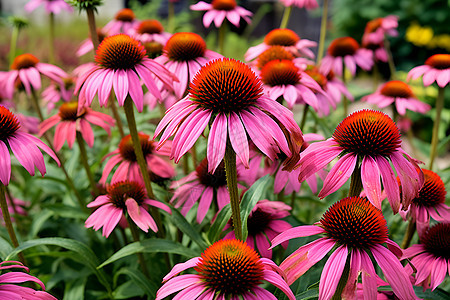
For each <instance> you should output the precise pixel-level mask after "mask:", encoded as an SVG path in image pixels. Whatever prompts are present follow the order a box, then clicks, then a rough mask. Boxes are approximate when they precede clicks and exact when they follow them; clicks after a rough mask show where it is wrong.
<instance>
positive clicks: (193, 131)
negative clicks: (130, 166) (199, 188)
mask: <svg viewBox="0 0 450 300" xmlns="http://www.w3.org/2000/svg"><path fill="white" fill-rule="evenodd" d="M189 91H190V93H189V95H188V96H186V97H185V98H184V99H182V100H181V101H179V102H178V103H177V104H175V105H174V106H172V107H171V108H170V109H169V110H168V111H167V112H166V115H165V116H164V118H163V119H162V120H161V122H160V123H159V124H158V126H157V128H156V132H155V136H159V134H161V133H162V136H161V144H163V143H164V142H165V141H166V140H167V139H168V138H169V137H170V136H171V135H175V137H174V140H173V146H172V153H171V158H175V161H176V162H178V161H179V160H180V158H181V156H182V155H183V154H184V153H186V152H187V151H188V150H189V149H190V148H191V147H192V145H193V144H194V143H195V141H196V140H197V139H198V137H199V136H200V135H201V134H202V132H203V131H204V129H205V128H206V126H207V125H208V124H209V123H210V121H211V122H212V123H211V128H210V133H209V138H208V149H207V159H208V172H214V171H215V169H216V168H217V166H218V165H219V164H220V162H221V161H222V159H223V157H224V155H225V147H226V144H227V143H226V141H227V140H228V139H229V141H230V144H231V146H232V147H233V150H234V151H235V153H236V155H237V157H238V158H239V160H240V161H241V162H242V163H243V164H244V166H245V167H248V161H249V147H248V140H247V134H248V137H250V139H251V140H252V141H253V142H254V143H255V145H256V146H257V147H258V148H259V149H260V150H261V151H262V152H263V153H264V154H266V155H267V156H268V157H269V158H271V159H272V160H273V159H275V158H276V155H277V153H280V151H282V152H284V153H285V154H286V155H287V156H288V157H290V158H292V159H288V160H287V161H286V166H288V165H289V164H292V163H293V161H296V160H298V153H299V151H297V150H299V149H300V146H301V143H302V142H303V139H302V134H301V131H300V129H299V128H298V125H297V124H296V123H295V121H294V119H293V116H292V112H290V111H289V110H288V109H286V108H285V107H283V106H282V105H281V104H279V103H277V102H276V101H274V100H271V99H269V98H267V97H265V96H263V89H262V83H261V81H260V79H259V78H258V77H257V76H256V75H255V73H253V72H252V71H251V69H250V68H249V67H248V66H246V65H245V64H244V63H242V62H239V61H237V60H234V59H217V60H214V61H212V62H210V63H208V64H207V65H206V66H204V67H203V68H202V69H201V70H200V71H199V72H198V73H197V74H196V75H195V77H194V79H193V81H192V83H191V85H190V88H189ZM163 131H164V132H163ZM292 167H293V165H292Z"/></svg>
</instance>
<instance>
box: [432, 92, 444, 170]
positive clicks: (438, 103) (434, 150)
mask: <svg viewBox="0 0 450 300" xmlns="http://www.w3.org/2000/svg"><path fill="white" fill-rule="evenodd" d="M443 108H444V88H441V87H439V90H438V96H437V99H436V118H435V119H434V124H433V134H432V136H431V150H430V165H429V167H428V168H429V169H430V170H433V163H434V159H435V158H436V153H437V145H438V143H439V125H440V124H441V113H442V110H443Z"/></svg>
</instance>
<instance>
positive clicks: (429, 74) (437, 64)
mask: <svg viewBox="0 0 450 300" xmlns="http://www.w3.org/2000/svg"><path fill="white" fill-rule="evenodd" d="M422 75H423V78H422V80H423V85H424V86H429V85H430V84H432V83H433V82H435V81H436V83H437V84H438V86H439V87H441V88H444V87H446V86H447V84H448V83H449V82H450V54H435V55H432V56H430V57H429V58H428V59H427V60H426V61H425V64H424V65H423V66H418V67H415V68H413V69H412V70H411V71H409V73H408V77H407V78H406V80H410V79H417V78H419V77H420V76H422Z"/></svg>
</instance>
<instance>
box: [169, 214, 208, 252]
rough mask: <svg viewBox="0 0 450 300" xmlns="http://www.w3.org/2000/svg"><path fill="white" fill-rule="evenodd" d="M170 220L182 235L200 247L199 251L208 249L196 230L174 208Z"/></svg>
mask: <svg viewBox="0 0 450 300" xmlns="http://www.w3.org/2000/svg"><path fill="white" fill-rule="evenodd" d="M171 220H172V222H173V224H174V225H175V226H176V227H177V228H178V229H180V230H181V231H182V232H183V233H184V234H186V235H187V236H189V237H190V238H191V240H192V241H194V242H195V243H196V244H197V245H198V246H199V247H200V249H206V248H207V247H208V245H207V244H206V242H205V241H204V240H203V238H202V236H201V235H200V233H199V232H198V230H196V229H195V228H194V227H192V225H191V224H190V223H189V222H188V221H187V220H186V218H185V217H184V216H183V215H182V214H181V213H180V212H179V211H178V210H177V209H175V208H172V215H171Z"/></svg>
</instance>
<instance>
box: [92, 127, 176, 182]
mask: <svg viewBox="0 0 450 300" xmlns="http://www.w3.org/2000/svg"><path fill="white" fill-rule="evenodd" d="M139 140H140V142H141V147H142V152H143V153H144V158H145V160H146V161H147V167H148V171H149V172H150V173H151V174H154V175H157V176H159V177H162V178H171V177H173V176H175V170H174V168H173V166H172V165H171V164H170V163H169V162H167V161H166V160H165V159H163V158H162V156H169V154H170V146H171V144H170V143H168V144H167V145H164V146H163V147H160V149H155V148H156V146H157V144H156V142H153V141H151V140H150V136H148V135H146V134H143V133H139ZM108 157H110V159H109V161H108V162H107V163H106V165H105V168H104V169H103V174H102V178H100V183H101V184H105V183H106V180H107V178H108V176H109V174H110V173H111V171H112V169H113V168H114V167H115V166H116V165H117V164H119V166H118V168H117V170H116V171H115V172H114V174H113V176H112V179H111V182H113V183H114V182H116V181H119V180H127V179H128V180H132V181H138V182H142V183H143V182H144V181H143V178H142V174H141V172H140V170H139V165H138V163H137V160H136V154H135V152H134V147H133V143H132V141H131V136H130V135H127V136H125V137H124V138H122V140H121V141H120V143H119V148H117V149H116V150H114V151H113V152H111V153H109V154H107V155H106V156H105V157H104V158H103V159H106V158H108Z"/></svg>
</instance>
